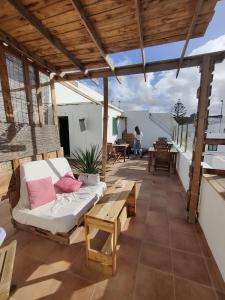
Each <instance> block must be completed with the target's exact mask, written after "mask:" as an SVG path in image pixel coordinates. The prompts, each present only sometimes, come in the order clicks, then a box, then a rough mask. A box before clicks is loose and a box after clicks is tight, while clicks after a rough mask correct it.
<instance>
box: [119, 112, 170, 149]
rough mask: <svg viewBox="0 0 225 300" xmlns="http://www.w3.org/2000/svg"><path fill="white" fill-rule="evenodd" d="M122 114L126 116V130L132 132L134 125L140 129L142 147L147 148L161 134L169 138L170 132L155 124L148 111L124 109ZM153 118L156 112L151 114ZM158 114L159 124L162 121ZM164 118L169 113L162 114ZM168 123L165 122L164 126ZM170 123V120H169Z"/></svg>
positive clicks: (155, 116) (155, 117)
mask: <svg viewBox="0 0 225 300" xmlns="http://www.w3.org/2000/svg"><path fill="white" fill-rule="evenodd" d="M124 115H125V116H127V130H128V132H134V127H135V126H139V128H140V130H141V131H142V133H143V136H144V137H143V141H142V146H143V148H149V147H150V146H152V145H153V143H154V142H155V141H156V140H157V139H158V137H160V136H163V137H167V138H168V139H171V136H170V134H168V133H167V132H166V131H165V130H163V129H162V128H161V127H160V126H159V125H157V124H155V122H153V121H152V120H151V119H150V118H149V111H147V110H146V111H125V112H124ZM152 115H153V116H154V119H155V120H157V114H156V113H155V114H152ZM159 115H160V119H158V121H159V124H160V122H161V123H162V122H163V121H162V118H161V117H162V114H159ZM164 115H165V118H166V119H168V116H169V117H170V115H169V114H164ZM167 125H168V122H166V124H165V127H166V126H167ZM171 125H172V121H171Z"/></svg>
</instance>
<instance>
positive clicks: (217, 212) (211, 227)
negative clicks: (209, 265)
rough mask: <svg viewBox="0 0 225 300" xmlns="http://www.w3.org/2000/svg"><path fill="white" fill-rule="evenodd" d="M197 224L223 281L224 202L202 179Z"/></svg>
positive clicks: (224, 260)
mask: <svg viewBox="0 0 225 300" xmlns="http://www.w3.org/2000/svg"><path fill="white" fill-rule="evenodd" d="M199 223H200V225H201V227H202V230H203V232H204V234H205V237H206V239H207V242H208V244H209V247H210V249H211V251H212V253H213V256H214V258H215V260H216V262H217V265H218V267H219V269H220V272H221V274H222V276H223V279H224V280H225V236H224V228H225V200H224V199H223V198H222V197H221V196H220V195H219V193H218V192H217V191H216V190H215V189H214V188H213V187H212V186H211V185H210V183H209V182H208V181H207V180H206V179H205V178H204V177H203V179H202V183H201V194H200V204H199Z"/></svg>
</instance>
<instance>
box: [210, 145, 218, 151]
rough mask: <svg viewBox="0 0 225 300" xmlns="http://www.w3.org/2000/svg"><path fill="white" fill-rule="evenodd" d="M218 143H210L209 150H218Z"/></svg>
mask: <svg viewBox="0 0 225 300" xmlns="http://www.w3.org/2000/svg"><path fill="white" fill-rule="evenodd" d="M217 148H218V145H208V151H217Z"/></svg>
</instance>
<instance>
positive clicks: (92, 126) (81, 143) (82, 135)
mask: <svg viewBox="0 0 225 300" xmlns="http://www.w3.org/2000/svg"><path fill="white" fill-rule="evenodd" d="M76 85H77V86H76V87H73V90H71V89H68V88H67V87H65V86H63V85H61V84H58V85H57V86H56V95H57V104H58V105H57V108H58V117H59V131H60V140H61V145H62V146H63V148H64V152H65V155H66V156H71V155H72V153H73V152H74V151H75V150H77V149H82V150H85V149H87V148H89V147H90V145H91V144H94V145H96V144H97V145H100V146H101V144H102V133H103V105H102V101H103V96H102V95H101V94H100V93H98V92H96V91H94V90H93V89H90V88H89V87H87V86H85V85H84V84H81V83H76ZM121 113H122V111H121V110H120V109H119V108H117V107H115V106H113V105H109V111H108V115H109V117H108V142H112V143H114V142H115V140H117V139H118V137H119V136H121V132H119V128H120V127H121V126H120V125H119V124H120V120H119V119H117V117H118V116H120V115H121ZM113 124H114V126H113Z"/></svg>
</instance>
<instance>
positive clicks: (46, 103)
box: [39, 72, 54, 125]
mask: <svg viewBox="0 0 225 300" xmlns="http://www.w3.org/2000/svg"><path fill="white" fill-rule="evenodd" d="M39 76H40V84H41V96H42V106H43V111H44V119H45V124H46V125H47V124H48V125H53V124H54V122H53V111H52V103H51V97H50V95H51V94H50V80H49V77H48V76H47V75H45V74H43V73H42V72H39Z"/></svg>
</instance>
